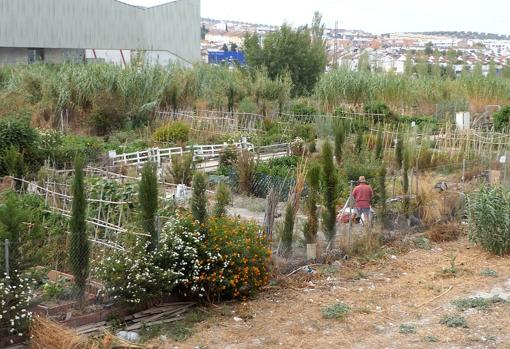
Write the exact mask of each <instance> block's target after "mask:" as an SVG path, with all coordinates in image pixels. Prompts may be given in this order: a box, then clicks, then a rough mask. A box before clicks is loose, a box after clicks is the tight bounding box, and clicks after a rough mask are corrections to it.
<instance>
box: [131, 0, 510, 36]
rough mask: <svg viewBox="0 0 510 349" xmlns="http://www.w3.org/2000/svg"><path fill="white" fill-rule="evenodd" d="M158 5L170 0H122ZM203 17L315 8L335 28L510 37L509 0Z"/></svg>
mask: <svg viewBox="0 0 510 349" xmlns="http://www.w3.org/2000/svg"><path fill="white" fill-rule="evenodd" d="M122 1H124V2H127V3H130V4H134V5H140V6H147V7H149V6H154V5H159V4H162V3H165V2H169V1H164V0H122ZM201 6H202V9H201V12H202V17H206V18H214V19H225V20H237V21H243V22H250V23H261V24H272V25H280V24H282V23H283V22H287V23H290V24H292V25H296V26H297V25H302V24H307V23H309V22H310V21H311V18H312V16H313V13H314V11H316V10H317V11H319V12H321V13H322V14H323V21H324V22H325V23H326V25H327V26H328V27H331V28H333V27H334V23H335V21H339V28H346V29H361V30H365V31H368V32H371V33H374V34H381V33H392V32H417V31H438V30H451V31H453V30H459V31H462V30H465V31H476V32H488V33H497V34H507V35H510V25H509V24H507V23H508V22H507V18H508V13H510V1H509V0H484V1H480V0H349V1H347V0H202V5H201Z"/></svg>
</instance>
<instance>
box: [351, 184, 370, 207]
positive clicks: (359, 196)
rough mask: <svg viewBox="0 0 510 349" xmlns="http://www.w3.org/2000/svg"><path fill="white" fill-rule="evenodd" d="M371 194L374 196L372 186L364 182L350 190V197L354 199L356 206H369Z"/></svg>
mask: <svg viewBox="0 0 510 349" xmlns="http://www.w3.org/2000/svg"><path fill="white" fill-rule="evenodd" d="M372 196H374V192H373V190H372V187H371V186H370V185H368V184H366V183H360V184H359V185H358V186H356V188H354V190H353V191H352V197H353V198H354V200H356V205H355V207H356V208H370V202H371V201H372Z"/></svg>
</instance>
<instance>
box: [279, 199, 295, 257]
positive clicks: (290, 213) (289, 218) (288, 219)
mask: <svg viewBox="0 0 510 349" xmlns="http://www.w3.org/2000/svg"><path fill="white" fill-rule="evenodd" d="M294 220H295V215H294V209H293V208H292V204H291V203H290V202H289V203H287V207H286V208H285V219H284V221H283V231H282V250H281V251H282V255H284V256H289V255H290V254H291V253H292V240H293V237H294Z"/></svg>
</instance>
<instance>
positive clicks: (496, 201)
mask: <svg viewBox="0 0 510 349" xmlns="http://www.w3.org/2000/svg"><path fill="white" fill-rule="evenodd" d="M508 212H510V193H509V191H508V190H507V189H504V188H501V187H489V186H485V187H482V188H480V191H479V192H477V193H474V194H472V195H469V196H468V217H469V225H468V237H469V239H470V240H471V241H472V242H474V243H476V244H478V245H480V246H482V247H483V248H484V249H485V250H487V251H489V252H492V253H495V254H497V255H504V254H507V253H510V216H509V215H508Z"/></svg>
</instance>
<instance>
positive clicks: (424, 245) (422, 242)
mask: <svg viewBox="0 0 510 349" xmlns="http://www.w3.org/2000/svg"><path fill="white" fill-rule="evenodd" d="M414 245H415V246H416V247H417V248H419V249H422V250H427V251H430V250H431V249H432V244H431V243H430V240H429V239H427V238H426V237H424V236H422V237H419V238H416V239H414Z"/></svg>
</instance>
